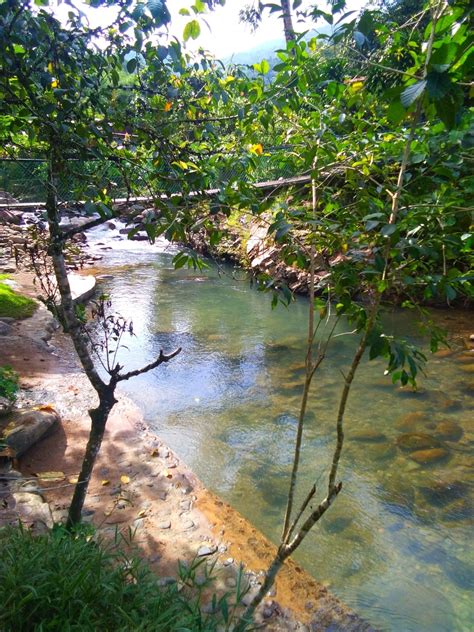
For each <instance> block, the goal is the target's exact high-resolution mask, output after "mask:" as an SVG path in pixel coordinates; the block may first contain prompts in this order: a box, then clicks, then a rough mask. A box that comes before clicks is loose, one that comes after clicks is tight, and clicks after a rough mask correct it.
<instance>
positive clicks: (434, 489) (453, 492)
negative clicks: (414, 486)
mask: <svg viewBox="0 0 474 632" xmlns="http://www.w3.org/2000/svg"><path fill="white" fill-rule="evenodd" d="M419 490H420V492H421V494H422V495H423V497H424V498H425V499H426V500H427V501H428V502H429V503H430V504H431V505H434V506H435V507H443V506H445V505H447V504H449V503H452V502H453V501H455V500H458V499H459V498H463V497H464V496H465V495H466V494H467V492H468V490H469V487H468V485H467V483H464V482H463V481H456V480H455V481H434V482H433V483H432V484H431V485H423V486H421V487H420V488H419Z"/></svg>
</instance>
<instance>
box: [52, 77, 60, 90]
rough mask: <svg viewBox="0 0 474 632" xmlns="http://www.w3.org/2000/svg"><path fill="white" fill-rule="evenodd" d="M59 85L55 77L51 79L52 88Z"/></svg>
mask: <svg viewBox="0 0 474 632" xmlns="http://www.w3.org/2000/svg"><path fill="white" fill-rule="evenodd" d="M58 86H59V82H58V81H57V80H56V79H53V80H52V81H51V87H52V88H57V87H58Z"/></svg>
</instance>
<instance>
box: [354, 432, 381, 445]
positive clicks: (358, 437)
mask: <svg viewBox="0 0 474 632" xmlns="http://www.w3.org/2000/svg"><path fill="white" fill-rule="evenodd" d="M351 438H352V440H353V441H361V442H363V443H383V442H384V441H387V435H384V434H383V433H382V432H377V430H362V431H360V432H355V433H354V434H353V435H352V437H351Z"/></svg>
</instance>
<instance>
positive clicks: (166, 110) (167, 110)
mask: <svg viewBox="0 0 474 632" xmlns="http://www.w3.org/2000/svg"><path fill="white" fill-rule="evenodd" d="M172 107H173V103H172V102H171V101H167V102H166V103H165V107H164V108H163V110H164V111H165V112H169V111H170V110H171V108H172Z"/></svg>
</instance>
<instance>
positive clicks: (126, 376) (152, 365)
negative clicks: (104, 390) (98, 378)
mask: <svg viewBox="0 0 474 632" xmlns="http://www.w3.org/2000/svg"><path fill="white" fill-rule="evenodd" d="M180 352H181V347H178V349H176V350H175V351H173V352H172V353H170V354H169V355H165V354H164V353H163V351H160V355H159V356H158V358H157V359H156V360H155V361H154V362H151V363H150V364H147V365H146V366H144V367H143V368H141V369H136V370H135V371H129V372H128V373H122V374H121V375H120V374H119V375H116V376H114V377H113V378H112V380H111V383H112V382H113V383H115V384H117V383H118V382H123V380H129V379H130V378H131V377H136V376H137V375H142V374H143V373H148V371H151V370H152V369H156V367H157V366H160V364H163V363H164V362H169V361H170V360H172V359H173V358H174V357H175V356H177V355H178V353H180Z"/></svg>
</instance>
